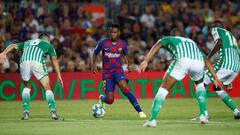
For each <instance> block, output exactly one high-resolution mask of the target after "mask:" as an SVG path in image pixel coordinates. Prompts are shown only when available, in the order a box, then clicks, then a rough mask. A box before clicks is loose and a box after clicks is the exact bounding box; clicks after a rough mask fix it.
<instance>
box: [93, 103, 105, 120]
mask: <svg viewBox="0 0 240 135" xmlns="http://www.w3.org/2000/svg"><path fill="white" fill-rule="evenodd" d="M105 113H106V112H105V109H104V108H103V107H102V106H101V105H99V104H95V105H93V107H92V115H93V116H94V117H95V118H102V117H103V116H104V115H105Z"/></svg>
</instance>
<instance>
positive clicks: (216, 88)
mask: <svg viewBox="0 0 240 135" xmlns="http://www.w3.org/2000/svg"><path fill="white" fill-rule="evenodd" d="M213 90H214V91H221V90H222V89H221V88H220V87H216V86H215V85H213Z"/></svg>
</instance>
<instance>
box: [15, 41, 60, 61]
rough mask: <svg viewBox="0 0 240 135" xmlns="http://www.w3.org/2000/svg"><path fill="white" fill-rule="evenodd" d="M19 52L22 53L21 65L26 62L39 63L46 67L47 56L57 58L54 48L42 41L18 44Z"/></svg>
mask: <svg viewBox="0 0 240 135" xmlns="http://www.w3.org/2000/svg"><path fill="white" fill-rule="evenodd" d="M17 46H18V50H19V51H22V52H23V53H22V57H21V59H20V63H22V62H24V61H37V62H40V63H42V64H44V65H45V59H44V56H45V55H49V56H56V52H55V49H54V48H53V46H52V45H51V44H50V43H49V42H47V41H45V40H41V39H33V40H28V41H26V42H21V43H17Z"/></svg>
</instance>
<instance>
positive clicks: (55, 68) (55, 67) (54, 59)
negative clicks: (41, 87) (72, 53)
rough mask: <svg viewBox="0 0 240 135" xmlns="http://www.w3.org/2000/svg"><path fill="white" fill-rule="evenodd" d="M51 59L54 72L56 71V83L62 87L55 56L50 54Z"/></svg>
mask: <svg viewBox="0 0 240 135" xmlns="http://www.w3.org/2000/svg"><path fill="white" fill-rule="evenodd" d="M51 60H52V64H53V68H54V70H55V72H56V73H57V79H58V83H59V84H60V85H61V86H62V87H63V80H62V76H61V72H60V68H59V63H58V59H57V56H51Z"/></svg>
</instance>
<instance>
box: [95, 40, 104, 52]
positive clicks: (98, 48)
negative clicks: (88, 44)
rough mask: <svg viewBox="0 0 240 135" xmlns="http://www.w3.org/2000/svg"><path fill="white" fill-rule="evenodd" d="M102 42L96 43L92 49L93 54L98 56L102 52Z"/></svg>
mask: <svg viewBox="0 0 240 135" xmlns="http://www.w3.org/2000/svg"><path fill="white" fill-rule="evenodd" d="M102 45H103V41H100V42H98V44H97V46H96V47H95V49H94V54H99V52H100V51H101V50H102Z"/></svg>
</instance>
